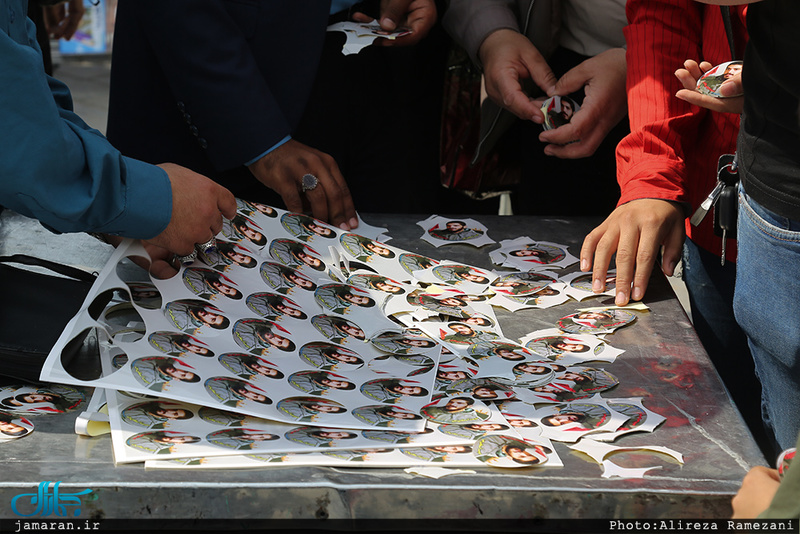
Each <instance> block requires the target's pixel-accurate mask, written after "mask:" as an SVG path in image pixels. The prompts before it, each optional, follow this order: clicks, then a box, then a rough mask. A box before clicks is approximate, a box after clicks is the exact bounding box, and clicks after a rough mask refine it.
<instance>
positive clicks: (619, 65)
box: [539, 48, 628, 159]
mask: <svg viewBox="0 0 800 534" xmlns="http://www.w3.org/2000/svg"><path fill="white" fill-rule="evenodd" d="M625 73H626V61H625V50H624V49H622V48H611V49H609V50H606V51H605V52H602V53H600V54H597V55H596V56H594V57H592V58H589V59H587V60H586V61H584V62H582V63H581V64H579V65H577V66H576V67H575V68H573V69H571V70H570V71H569V72H567V73H566V74H564V76H562V77H561V79H560V80H558V82H557V83H556V85H555V87H554V88H553V89H552V90H551V91H549V92H548V95H549V96H553V95H567V94H570V93H574V92H575V91H578V90H580V89H581V88H583V91H584V94H585V96H584V99H583V105H582V106H581V109H580V110H578V111H577V112H575V115H573V116H572V120H571V121H570V122H569V124H565V125H564V126H561V127H559V128H556V129H554V130H546V131H544V132H542V133H541V134H539V140H540V141H541V142H543V143H548V145H547V146H546V147H545V149H544V153H545V154H547V155H548V156H556V157H558V158H566V159H573V158H585V157H588V156H591V155H592V154H594V152H595V150H597V147H598V146H600V143H602V142H603V139H605V137H606V135H607V134H608V132H610V131H611V129H612V128H614V126H616V125H617V123H619V121H621V120H622V119H623V118H624V117H625V115H627V113H628V99H627V95H626V92H625Z"/></svg>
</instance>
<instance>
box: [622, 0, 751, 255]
mask: <svg viewBox="0 0 800 534" xmlns="http://www.w3.org/2000/svg"><path fill="white" fill-rule="evenodd" d="M745 10H746V8H744V7H739V8H735V11H734V13H735V15H734V16H733V17H732V18H733V28H734V34H735V35H736V41H737V43H736V45H737V54H738V55H739V58H737V59H741V55H742V54H743V52H744V44H745V42H746V39H747V37H746V31H745V16H744V13H745ZM627 15H628V21H629V22H630V25H629V26H627V27H626V28H625V39H626V41H627V44H628V50H627V62H628V76H627V90H628V111H629V118H630V122H631V133H630V135H628V136H627V137H625V138H624V139H623V140H622V141H621V142H620V144H619V146H618V147H617V180H618V182H619V185H620V189H621V190H622V196H621V197H620V201H619V204H624V203H626V202H629V201H631V200H635V199H640V198H660V199H665V200H674V201H677V202H682V203H686V205H687V216H690V215H691V214H692V213H693V212H694V210H695V209H696V208H697V207H698V206H699V205H700V203H701V202H702V201H703V199H705V197H706V196H707V195H708V193H709V192H710V191H711V189H712V188H713V187H714V184H715V183H716V174H717V159H718V158H719V156H720V155H721V154H732V153H733V151H734V150H735V148H736V136H737V134H738V131H739V116H738V115H735V114H731V113H715V112H712V111H709V110H706V109H703V108H698V107H696V106H692V105H690V104H688V103H686V102H684V101H683V100H680V99H678V98H676V97H675V93H676V92H677V91H678V90H679V89H682V88H683V86H682V85H681V83H680V82H679V81H678V79H677V78H676V77H675V74H674V73H675V71H676V70H677V69H679V68H681V67H682V66H683V62H684V61H685V60H686V59H695V60H697V61H700V60H705V61H708V62H710V63H711V64H712V65H719V64H720V63H724V62H726V61H730V60H731V59H732V58H731V52H730V47H729V45H728V40H727V37H726V34H725V27H724V25H723V22H722V15H721V13H720V8H719V7H718V6H706V5H703V4H700V3H697V2H694V1H693V0H629V1H628V4H627ZM686 233H687V235H688V236H689V237H691V239H692V240H693V241H694V242H695V243H697V244H698V245H699V246H701V247H702V248H704V249H706V250H708V251H710V252H712V253H714V254H717V255H719V254H721V243H722V240H721V238H720V237H717V236H715V235H714V229H713V216H712V214H711V213H709V214H708V216H707V217H706V218H705V220H704V221H703V222H702V224H701V225H700V226H699V227H697V228H693V227H691V226H690V224H689V221H688V219H687V221H686ZM727 256H728V259H729V260H731V261H734V260H735V259H736V247H735V246H734V243H732V242H731V243H729V246H728V249H727Z"/></svg>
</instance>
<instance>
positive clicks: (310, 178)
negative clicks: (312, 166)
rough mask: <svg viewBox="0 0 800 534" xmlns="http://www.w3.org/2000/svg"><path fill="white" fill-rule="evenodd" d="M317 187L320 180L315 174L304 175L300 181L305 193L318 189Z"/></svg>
mask: <svg viewBox="0 0 800 534" xmlns="http://www.w3.org/2000/svg"><path fill="white" fill-rule="evenodd" d="M317 185H319V179H318V178H317V177H316V176H314V175H313V174H304V175H303V177H302V178H301V179H300V186H301V188H302V190H303V193H305V192H306V191H311V190H313V189H316V187H317Z"/></svg>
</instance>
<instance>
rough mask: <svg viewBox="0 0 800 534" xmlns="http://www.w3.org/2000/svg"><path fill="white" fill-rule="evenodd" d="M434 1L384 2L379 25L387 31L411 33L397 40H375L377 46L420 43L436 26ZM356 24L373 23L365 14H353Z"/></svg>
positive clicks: (399, 0) (385, 0)
mask: <svg viewBox="0 0 800 534" xmlns="http://www.w3.org/2000/svg"><path fill="white" fill-rule="evenodd" d="M436 18H437V12H436V4H435V3H434V0H382V2H381V14H380V20H379V24H380V25H381V28H383V29H384V30H387V31H394V30H396V29H398V28H408V29H410V30H411V33H410V34H408V35H404V36H402V37H397V38H396V39H375V42H374V43H373V44H374V45H375V46H408V45H414V44H417V43H418V42H420V41H421V40H422V39H423V38H424V37H425V36H426V35H428V33H429V32H430V31H431V28H433V25H434V24H436ZM353 20H355V21H356V22H372V21H373V20H374V19H373V18H372V17H370V16H368V15H365V14H364V13H360V12H356V13H353Z"/></svg>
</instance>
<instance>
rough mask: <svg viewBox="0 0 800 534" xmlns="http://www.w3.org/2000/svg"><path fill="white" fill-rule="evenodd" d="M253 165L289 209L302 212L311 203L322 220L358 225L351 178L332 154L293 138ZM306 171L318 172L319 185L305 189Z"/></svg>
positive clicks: (343, 225) (342, 225)
mask: <svg viewBox="0 0 800 534" xmlns="http://www.w3.org/2000/svg"><path fill="white" fill-rule="evenodd" d="M249 169H250V172H252V173H253V175H254V176H255V177H256V178H257V179H258V181H259V182H261V183H262V184H264V185H266V186H267V187H269V188H270V189H272V190H274V191H276V192H277V193H278V194H279V195H280V196H281V198H282V199H283V202H284V203H285V204H286V209H288V210H289V211H294V212H297V213H302V212H303V211H304V210H303V205H304V204H308V205H310V206H311V213H312V214H313V215H314V217H316V218H317V219H319V220H321V221H325V222H330V223H331V224H333V225H334V226H338V227H339V228H341V229H342V230H351V229H353V228H356V227H357V226H358V219H357V218H356V209H355V206H354V205H353V198H352V197H351V196H350V190H349V189H348V188H347V182H345V180H344V177H343V176H342V173H341V172H339V166H338V165H336V161H335V160H334V159H333V158H332V157H331V156H329V155H328V154H325V153H324V152H320V151H319V150H316V149H314V148H311V147H310V146H306V145H304V144H302V143H299V142H297V141H295V140H294V139H290V140H289V141H287V142H286V143H284V144H283V145H281V146H279V147H278V148H276V149H275V150H273V151H272V152H270V153H269V154H267V155H266V156H264V157H263V158H261V159H259V160H258V161H256V162H255V163H253V164H252V165H250V166H249ZM305 174H313V175H314V176H316V177H317V179H318V180H319V185H318V186H317V187H315V188H314V189H311V190H309V191H306V192H305V193H302V190H301V179H302V177H303V175H305ZM303 196H305V198H303Z"/></svg>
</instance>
